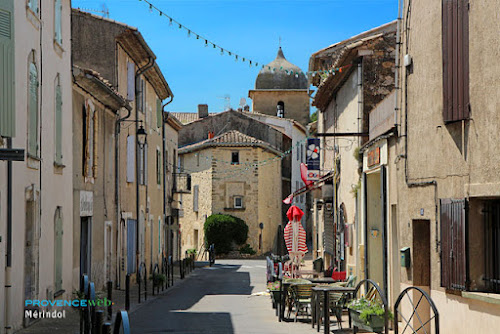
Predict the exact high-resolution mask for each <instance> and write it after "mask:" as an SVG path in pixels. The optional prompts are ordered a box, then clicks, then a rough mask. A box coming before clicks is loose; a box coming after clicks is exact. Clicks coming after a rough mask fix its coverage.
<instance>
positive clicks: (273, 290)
mask: <svg viewBox="0 0 500 334" xmlns="http://www.w3.org/2000/svg"><path fill="white" fill-rule="evenodd" d="M267 290H268V291H269V294H270V295H271V300H272V302H273V308H276V303H277V302H278V301H279V293H280V282H279V281H275V282H269V283H267Z"/></svg>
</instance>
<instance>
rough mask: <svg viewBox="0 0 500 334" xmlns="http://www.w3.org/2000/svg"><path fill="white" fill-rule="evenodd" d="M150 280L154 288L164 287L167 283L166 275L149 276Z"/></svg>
mask: <svg viewBox="0 0 500 334" xmlns="http://www.w3.org/2000/svg"><path fill="white" fill-rule="evenodd" d="M149 279H150V280H151V281H153V286H155V287H157V286H162V285H163V284H164V283H165V282H166V281H167V276H165V275H164V274H153V275H151V276H149Z"/></svg>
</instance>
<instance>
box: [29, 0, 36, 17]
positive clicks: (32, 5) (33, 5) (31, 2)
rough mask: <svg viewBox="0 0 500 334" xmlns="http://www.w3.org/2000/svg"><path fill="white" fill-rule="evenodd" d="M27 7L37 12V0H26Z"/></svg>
mask: <svg viewBox="0 0 500 334" xmlns="http://www.w3.org/2000/svg"><path fill="white" fill-rule="evenodd" d="M28 8H30V9H31V10H32V11H33V12H35V13H37V14H38V0H28Z"/></svg>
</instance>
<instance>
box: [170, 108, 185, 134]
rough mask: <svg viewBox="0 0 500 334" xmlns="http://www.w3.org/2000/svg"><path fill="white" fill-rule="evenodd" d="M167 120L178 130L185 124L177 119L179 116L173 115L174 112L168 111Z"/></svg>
mask: <svg viewBox="0 0 500 334" xmlns="http://www.w3.org/2000/svg"><path fill="white" fill-rule="evenodd" d="M167 115H168V116H167V120H166V123H167V124H169V125H170V126H171V127H172V128H174V130H176V131H177V132H179V130H180V129H182V127H183V124H182V123H181V122H180V121H179V120H178V119H177V117H175V116H174V115H172V113H170V112H169V113H167Z"/></svg>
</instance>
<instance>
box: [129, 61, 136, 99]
mask: <svg viewBox="0 0 500 334" xmlns="http://www.w3.org/2000/svg"><path fill="white" fill-rule="evenodd" d="M134 99H135V65H134V63H132V62H130V61H127V100H128V101H133V100H134Z"/></svg>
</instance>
